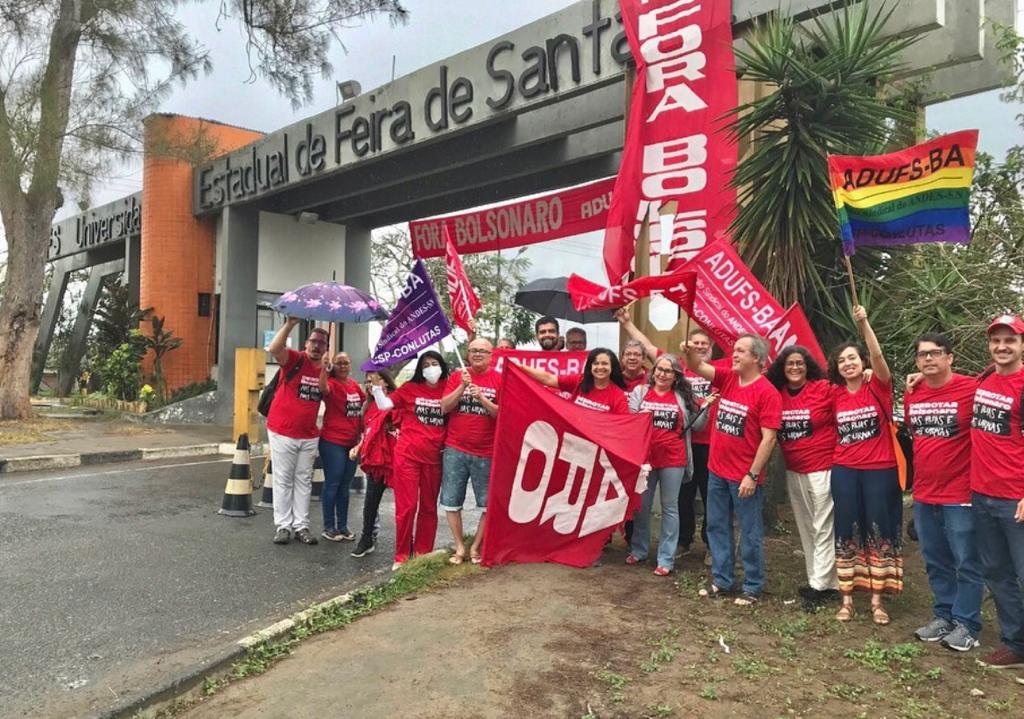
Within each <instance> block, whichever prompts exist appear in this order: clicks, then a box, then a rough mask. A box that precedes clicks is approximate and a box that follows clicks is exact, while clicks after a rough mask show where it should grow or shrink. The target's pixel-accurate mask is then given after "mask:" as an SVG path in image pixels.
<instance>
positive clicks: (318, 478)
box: [309, 453, 324, 502]
mask: <svg viewBox="0 0 1024 719" xmlns="http://www.w3.org/2000/svg"><path fill="white" fill-rule="evenodd" d="M323 492H324V463H323V462H321V461H320V454H319V453H317V455H316V459H314V460H313V487H312V491H311V492H310V495H309V498H310V499H311V500H312V501H314V502H319V501H320V495H321V494H323Z"/></svg>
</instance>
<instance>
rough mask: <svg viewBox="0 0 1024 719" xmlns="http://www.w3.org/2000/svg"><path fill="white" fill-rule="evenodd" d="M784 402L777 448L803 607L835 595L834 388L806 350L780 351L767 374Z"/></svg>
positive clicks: (788, 348) (837, 585)
mask: <svg viewBox="0 0 1024 719" xmlns="http://www.w3.org/2000/svg"><path fill="white" fill-rule="evenodd" d="M765 377H767V379H768V381H769V382H771V383H772V384H773V385H775V388H776V389H777V390H778V391H779V396H780V397H781V398H782V428H781V429H780V430H779V446H780V447H781V448H782V456H783V458H784V459H785V462H786V493H787V494H789V502H790V505H791V506H792V507H793V519H794V520H795V521H796V528H797V531H798V532H799V534H800V544H801V545H802V546H803V552H804V564H805V565H806V569H807V586H806V587H800V589H799V593H800V596H802V597H803V598H804V601H805V602H806V604H805V607H807V608H808V609H812V608H814V607H815V606H817V605H818V604H820V603H822V602H824V601H826V600H828V599H833V598H835V597H837V596H838V594H839V592H838V589H839V582H838V580H837V579H836V541H835V534H834V530H833V505H832V489H831V484H832V454H833V452H834V451H835V446H836V420H835V414H834V412H833V411H832V401H833V400H832V394H833V389H832V385H831V384H830V383H829V381H828V379H826V376H825V371H824V370H823V369H822V368H821V365H819V364H818V362H817V361H816V360H815V359H814V357H813V356H812V355H811V353H810V352H809V351H808V350H807V348H806V347H801V346H799V345H790V346H789V347H787V348H785V349H784V350H782V352H780V353H779V356H778V357H776V358H775V361H774V362H772V364H771V366H770V367H769V368H768V371H767V372H766V373H765Z"/></svg>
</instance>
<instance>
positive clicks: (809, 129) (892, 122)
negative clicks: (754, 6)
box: [730, 3, 917, 334]
mask: <svg viewBox="0 0 1024 719" xmlns="http://www.w3.org/2000/svg"><path fill="white" fill-rule="evenodd" d="M870 5H871V4H870V3H861V4H859V5H857V6H856V7H855V8H852V9H851V8H850V7H849V6H847V7H844V8H843V9H842V10H841V11H836V12H833V13H832V14H830V15H829V16H828V17H827V18H815V19H814V20H813V22H810V23H806V22H805V23H802V24H801V23H797V22H795V21H794V20H793V19H792V18H788V17H784V16H782V15H778V14H777V15H774V16H772V17H770V18H769V19H768V20H767V21H765V22H762V23H759V24H757V25H755V26H754V28H753V29H752V31H751V33H750V35H749V36H748V38H747V41H748V44H747V46H746V47H745V48H737V50H736V57H737V60H738V64H739V66H740V69H739V72H740V74H741V76H742V77H743V78H744V79H746V80H753V81H756V82H760V83H764V84H766V85H768V86H770V87H774V88H775V90H774V92H771V93H770V94H767V95H766V96H764V97H761V98H759V99H756V100H754V101H752V102H749V103H746V104H744V105H741V106H740V107H738V108H737V110H736V114H735V117H734V118H733V119H732V121H731V123H730V131H731V133H732V134H733V136H734V137H736V138H741V137H753V138H754V141H753V146H752V148H751V150H750V152H749V153H748V154H747V155H746V157H744V158H743V159H742V160H741V161H740V163H739V165H738V167H737V170H736V173H735V177H734V180H733V184H734V185H735V186H736V187H737V191H738V199H739V204H740V209H739V212H738V215H737V218H736V220H735V221H734V223H733V227H732V232H733V236H734V238H735V240H736V242H737V245H738V248H739V250H740V252H741V254H742V255H743V257H744V259H745V260H746V261H747V262H748V264H750V266H751V267H752V268H753V269H754V271H755V272H756V273H757V275H758V276H759V277H760V278H761V279H762V281H763V282H764V284H765V286H766V287H767V289H768V290H769V291H770V292H771V293H772V294H774V295H775V296H776V297H777V298H778V299H779V301H780V302H782V303H784V304H789V303H791V302H797V301H799V302H801V303H803V304H804V306H805V308H806V309H807V310H808V315H809V316H810V318H811V322H812V324H814V325H815V330H817V331H818V332H819V334H820V333H821V331H822V329H824V326H823V325H824V323H825V321H824V314H825V312H826V310H825V309H824V308H825V307H826V306H831V308H832V309H831V310H830V311H832V312H834V304H835V302H836V300H837V299H839V298H840V297H841V293H842V292H844V291H845V284H844V283H843V277H844V276H845V275H844V274H843V272H842V270H841V268H842V267H843V265H842V264H841V252H840V243H839V239H838V223H837V219H836V213H835V205H834V203H833V200H832V193H831V188H830V186H829V178H828V169H827V165H826V156H827V155H828V154H829V153H833V154H850V155H864V154H875V153H877V152H881V151H884V150H885V149H886V148H887V147H889V146H890V145H891V144H892V143H894V142H899V141H901V140H905V139H906V132H905V128H906V127H908V126H910V127H916V118H917V116H916V113H915V111H914V108H912V107H908V106H907V105H908V103H907V102H906V101H905V100H903V99H902V98H894V97H893V96H892V93H891V91H889V92H890V95H889V96H887V95H886V89H885V88H886V85H885V80H886V78H888V77H891V76H892V75H893V73H894V72H896V71H898V70H899V69H900V67H901V62H900V55H901V53H902V52H903V51H904V50H906V49H907V47H909V46H910V45H911V44H912V43H913V42H914V38H905V37H882V29H883V26H884V25H885V23H886V21H887V20H888V19H889V18H890V17H891V15H892V14H893V12H894V11H895V10H896V7H895V6H892V7H891V8H888V9H887V8H885V7H883V8H880V9H878V10H877V11H872V10H871V8H870ZM769 188H770V189H769ZM879 257H880V255H879V253H877V252H876V253H869V252H862V253H858V256H857V261H858V264H859V265H865V264H868V265H870V264H871V263H874V262H877V261H878V259H879ZM837 289H838V293H836V292H835V290H837Z"/></svg>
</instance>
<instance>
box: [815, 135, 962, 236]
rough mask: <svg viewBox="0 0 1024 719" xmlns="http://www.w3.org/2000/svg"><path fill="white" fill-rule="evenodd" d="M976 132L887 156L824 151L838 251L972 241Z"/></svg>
mask: <svg viewBox="0 0 1024 719" xmlns="http://www.w3.org/2000/svg"><path fill="white" fill-rule="evenodd" d="M977 146H978V131H977V130H961V131H960V132H954V133H952V134H950V135H943V136H942V137H937V138H935V139H934V140H930V141H928V142H925V143H922V144H920V145H915V146H914V147H911V148H908V149H906V150H900V151H899V152H891V153H889V154H888V155H872V156H868V157H857V156H854V155H829V157H828V172H829V177H830V179H831V182H832V195H833V196H834V197H835V201H836V212H837V213H838V215H839V228H840V232H841V233H842V239H843V253H844V254H846V255H847V256H850V255H852V254H854V253H855V252H856V251H857V247H858V246H866V245H876V246H877V245H882V246H888V245H909V244H914V243H918V242H956V243H959V244H963V245H966V244H967V243H968V242H970V241H971V218H970V214H969V212H968V201H969V199H970V194H971V181H972V180H973V178H974V153H975V148H976V147H977Z"/></svg>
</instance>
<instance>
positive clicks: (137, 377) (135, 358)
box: [102, 342, 142, 402]
mask: <svg viewBox="0 0 1024 719" xmlns="http://www.w3.org/2000/svg"><path fill="white" fill-rule="evenodd" d="M102 371H103V380H104V382H105V383H106V385H105V386H106V391H107V394H108V395H110V396H111V397H113V398H115V399H120V400H124V401H126V402H130V401H134V400H135V398H136V397H137V396H138V394H139V386H140V385H141V384H142V370H141V368H140V367H139V355H138V353H137V352H136V351H135V348H134V347H132V345H130V344H128V343H127V342H126V343H124V344H122V345H121V346H120V347H118V348H117V349H115V350H114V351H113V352H111V353H110V356H109V357H108V358H107V359H106V361H104V362H103V366H102Z"/></svg>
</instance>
